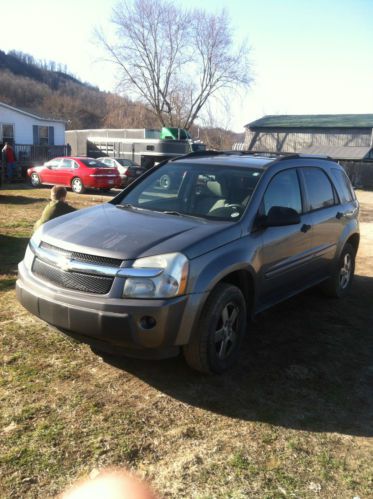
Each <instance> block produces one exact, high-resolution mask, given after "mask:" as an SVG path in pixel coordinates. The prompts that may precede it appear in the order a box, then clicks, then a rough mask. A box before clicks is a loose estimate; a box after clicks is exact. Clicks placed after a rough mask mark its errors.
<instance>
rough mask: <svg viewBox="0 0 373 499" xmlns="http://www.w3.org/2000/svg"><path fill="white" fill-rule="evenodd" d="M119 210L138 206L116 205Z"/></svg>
mask: <svg viewBox="0 0 373 499" xmlns="http://www.w3.org/2000/svg"><path fill="white" fill-rule="evenodd" d="M115 206H116V207H117V208H122V209H123V208H126V209H128V208H136V206H133V204H130V203H126V204H116V205H115Z"/></svg>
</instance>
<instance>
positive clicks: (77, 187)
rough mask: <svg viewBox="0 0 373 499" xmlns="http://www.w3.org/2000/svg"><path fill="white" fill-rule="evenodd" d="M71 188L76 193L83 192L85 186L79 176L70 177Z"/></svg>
mask: <svg viewBox="0 0 373 499" xmlns="http://www.w3.org/2000/svg"><path fill="white" fill-rule="evenodd" d="M71 189H72V190H73V192H76V193H77V194H83V192H84V191H85V187H84V185H83V182H82V181H81V180H80V178H79V177H75V178H73V179H72V181H71Z"/></svg>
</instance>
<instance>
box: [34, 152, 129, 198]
mask: <svg viewBox="0 0 373 499" xmlns="http://www.w3.org/2000/svg"><path fill="white" fill-rule="evenodd" d="M27 175H28V176H29V177H30V181H31V185H33V186H34V187H38V186H40V185H42V184H47V185H56V184H57V185H64V186H66V187H71V189H72V190H73V191H74V192H77V193H82V192H84V191H85V189H86V188H92V189H103V190H110V189H111V188H112V187H120V185H121V178H120V175H119V172H118V170H117V169H116V168H110V167H108V166H107V165H105V164H104V163H101V161H97V159H93V158H75V157H74V158H73V157H63V158H54V159H51V160H50V161H47V162H46V163H44V165H42V166H33V167H32V168H29V169H28V170H27Z"/></svg>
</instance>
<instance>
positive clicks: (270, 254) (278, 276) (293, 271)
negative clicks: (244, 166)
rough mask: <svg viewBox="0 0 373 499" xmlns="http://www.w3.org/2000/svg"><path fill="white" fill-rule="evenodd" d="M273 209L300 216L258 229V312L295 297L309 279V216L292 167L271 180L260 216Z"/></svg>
mask: <svg viewBox="0 0 373 499" xmlns="http://www.w3.org/2000/svg"><path fill="white" fill-rule="evenodd" d="M273 206H281V207H286V208H292V209H293V210H295V211H296V212H297V213H298V214H299V216H300V223H298V224H295V225H286V226H281V227H265V228H263V229H260V230H261V239H262V244H261V248H260V250H259V254H258V257H259V261H260V265H261V267H260V271H259V276H258V278H259V287H258V290H259V296H258V308H259V309H264V308H267V306H270V305H272V304H273V303H275V302H277V301H280V300H282V299H284V298H286V297H287V296H289V295H291V294H295V293H296V292H297V291H298V290H299V289H301V288H302V287H305V285H306V283H307V282H309V280H310V279H311V278H312V258H313V256H312V254H313V251H312V246H313V244H312V237H313V232H312V223H311V215H310V214H307V213H306V214H305V213H303V201H302V192H301V188H300V182H299V177H298V173H297V170H296V169H295V168H291V169H289V170H284V171H281V172H279V173H277V174H276V175H275V176H274V177H273V178H272V179H271V180H270V182H269V184H268V187H267V189H266V192H265V194H264V196H263V200H262V204H261V207H260V213H259V215H260V216H263V215H264V216H266V215H268V212H269V210H270V209H271V208H272V207H273Z"/></svg>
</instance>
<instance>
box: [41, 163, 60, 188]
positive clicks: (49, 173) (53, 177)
mask: <svg viewBox="0 0 373 499" xmlns="http://www.w3.org/2000/svg"><path fill="white" fill-rule="evenodd" d="M60 163H61V159H60V158H58V159H52V160H51V161H48V162H47V163H45V164H44V168H43V175H42V182H43V183H45V184H58V174H59V172H58V169H59V166H60Z"/></svg>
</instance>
